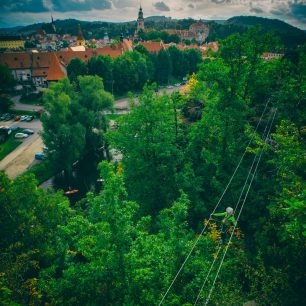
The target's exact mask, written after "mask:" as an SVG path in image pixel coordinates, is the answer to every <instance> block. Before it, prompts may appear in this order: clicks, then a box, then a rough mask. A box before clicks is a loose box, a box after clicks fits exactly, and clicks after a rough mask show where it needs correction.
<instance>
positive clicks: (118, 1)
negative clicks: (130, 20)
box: [112, 0, 139, 8]
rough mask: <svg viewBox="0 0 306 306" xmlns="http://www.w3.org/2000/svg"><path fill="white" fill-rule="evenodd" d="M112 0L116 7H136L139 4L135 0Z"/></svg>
mask: <svg viewBox="0 0 306 306" xmlns="http://www.w3.org/2000/svg"><path fill="white" fill-rule="evenodd" d="M112 2H113V4H114V7H116V8H126V7H138V5H139V1H137V0H112Z"/></svg>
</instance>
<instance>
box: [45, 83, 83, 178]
mask: <svg viewBox="0 0 306 306" xmlns="http://www.w3.org/2000/svg"><path fill="white" fill-rule="evenodd" d="M43 100H44V105H45V109H46V112H45V113H44V114H43V115H42V118H41V120H42V123H43V127H44V130H43V133H42V137H43V140H44V144H45V145H46V146H47V147H48V158H49V159H50V161H51V162H52V164H53V166H54V167H55V169H56V170H57V171H62V170H64V171H65V173H66V176H67V177H69V176H70V175H71V173H72V165H73V163H74V162H75V161H77V160H78V159H79V158H80V157H81V156H82V152H83V150H84V148H85V136H86V129H85V127H84V126H82V124H81V123H80V122H79V121H78V119H77V118H76V117H75V116H74V113H73V105H74V103H76V104H75V107H76V108H77V107H78V104H77V96H76V93H75V92H74V88H73V86H72V85H71V83H70V82H69V80H68V79H64V80H62V81H60V82H58V83H53V84H52V85H51V87H50V89H48V90H47V91H46V92H45V94H44V96H43Z"/></svg>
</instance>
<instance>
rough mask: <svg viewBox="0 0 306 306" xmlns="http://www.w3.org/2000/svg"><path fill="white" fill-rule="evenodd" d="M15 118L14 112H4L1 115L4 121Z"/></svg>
mask: <svg viewBox="0 0 306 306" xmlns="http://www.w3.org/2000/svg"><path fill="white" fill-rule="evenodd" d="M13 118H14V115H12V114H4V115H3V116H1V120H4V121H9V120H11V119H13Z"/></svg>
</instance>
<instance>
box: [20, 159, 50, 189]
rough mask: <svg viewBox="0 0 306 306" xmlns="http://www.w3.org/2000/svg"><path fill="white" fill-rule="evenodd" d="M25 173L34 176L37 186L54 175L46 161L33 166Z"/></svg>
mask: <svg viewBox="0 0 306 306" xmlns="http://www.w3.org/2000/svg"><path fill="white" fill-rule="evenodd" d="M26 173H27V174H29V173H32V174H34V175H35V177H36V180H37V181H38V183H39V185H40V184H42V183H43V182H45V181H47V180H48V179H50V178H51V177H52V176H54V175H55V171H54V169H53V168H52V166H51V163H50V161H48V160H44V161H42V162H41V163H39V164H36V165H34V166H33V167H32V168H31V169H29V170H28V171H27V172H26Z"/></svg>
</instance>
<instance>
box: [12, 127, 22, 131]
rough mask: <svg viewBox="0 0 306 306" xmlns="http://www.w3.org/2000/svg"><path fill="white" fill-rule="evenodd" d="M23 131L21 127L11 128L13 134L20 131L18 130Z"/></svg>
mask: <svg viewBox="0 0 306 306" xmlns="http://www.w3.org/2000/svg"><path fill="white" fill-rule="evenodd" d="M20 129H21V127H19V126H11V127H10V130H11V131H12V132H16V131H18V130H20Z"/></svg>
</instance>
